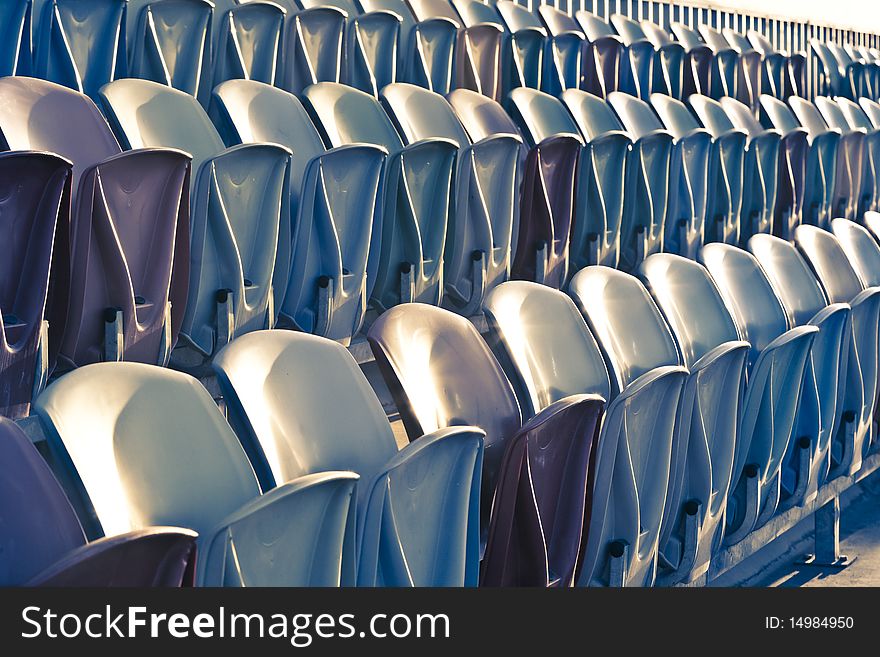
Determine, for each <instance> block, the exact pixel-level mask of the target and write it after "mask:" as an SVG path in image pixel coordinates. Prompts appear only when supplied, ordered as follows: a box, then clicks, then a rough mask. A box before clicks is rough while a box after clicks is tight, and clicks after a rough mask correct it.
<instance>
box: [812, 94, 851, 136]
mask: <svg viewBox="0 0 880 657" xmlns="http://www.w3.org/2000/svg"><path fill="white" fill-rule="evenodd" d="M815 103H816V107H817V108H818V110H819V112H820V113H821V114H822V118H823V119H825V123H827V124H828V127H829V128H837V129H838V130H840V131H841V132H848V131H849V130H851V129H852V128H851V127H850V125H849V123H848V122H847V120H846V115H845V114H844V113H843V110H842V109H841V107H840V105H838V104H837V103H836V102H835V100H834V99H833V98H829V97H828V96H817V97H816V100H815Z"/></svg>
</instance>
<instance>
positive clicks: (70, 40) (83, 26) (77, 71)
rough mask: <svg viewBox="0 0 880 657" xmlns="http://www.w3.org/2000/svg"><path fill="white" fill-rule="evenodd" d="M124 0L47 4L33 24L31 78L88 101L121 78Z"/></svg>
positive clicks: (53, 1)
mask: <svg viewBox="0 0 880 657" xmlns="http://www.w3.org/2000/svg"><path fill="white" fill-rule="evenodd" d="M125 20H126V0H47V1H46V2H45V3H44V6H43V7H42V11H41V12H40V13H39V21H38V22H37V21H35V22H34V34H35V38H34V41H35V43H34V67H33V71H34V75H35V76H36V77H38V78H42V79H44V80H49V81H50V82H56V83H58V84H61V85H64V86H65V87H70V88H71V89H74V90H76V91H79V92H82V93H84V94H86V95H87V96H89V97H91V98H92V99H93V100H96V99H97V94H98V89H100V88H101V86H103V85H104V84H106V83H107V82H111V81H112V80H116V79H117V78H124V77H126V75H127V72H128V67H127V63H126V53H125Z"/></svg>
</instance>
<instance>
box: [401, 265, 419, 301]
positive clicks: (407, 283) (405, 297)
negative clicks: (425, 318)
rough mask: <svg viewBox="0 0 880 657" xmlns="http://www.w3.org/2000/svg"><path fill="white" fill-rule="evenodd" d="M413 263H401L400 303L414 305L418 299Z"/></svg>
mask: <svg viewBox="0 0 880 657" xmlns="http://www.w3.org/2000/svg"><path fill="white" fill-rule="evenodd" d="M413 269H415V267H413V265H412V263H411V262H402V263H400V303H412V302H413V300H414V299H415V298H416V281H415V272H414V271H413Z"/></svg>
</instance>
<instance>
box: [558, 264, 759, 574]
mask: <svg viewBox="0 0 880 657" xmlns="http://www.w3.org/2000/svg"><path fill="white" fill-rule="evenodd" d="M569 291H570V293H571V294H572V296H573V297H574V300H575V302H576V303H577V305H578V307H579V308H580V310H581V312H582V313H583V314H584V316H585V317H586V319H587V321H588V323H589V324H590V327H591V328H592V329H593V332H594V333H595V334H596V336H597V338H598V340H599V344H600V346H601V347H602V349H603V353H605V354H606V359H607V361H608V365H609V368H610V370H611V371H612V374H613V385H612V396H611V405H610V406H609V409H608V418H609V420H610V419H611V418H615V419H616V417H615V411H617V410H618V409H617V406H618V405H620V404H625V406H624V410H623V418H622V420H623V422H622V425H616V424H612V427H613V429H614V430H615V431H621V430H622V435H621V438H624V439H625V440H626V442H627V443H628V450H629V452H630V453H631V455H632V456H631V457H630V458H632V463H631V467H632V469H633V472H632V474H630V475H629V476H627V475H623V480H621V475H618V474H616V473H615V475H613V476H614V478H615V479H616V481H615V480H614V479H612V484H611V485H612V487H613V489H616V491H617V492H618V495H620V492H621V491H623V490H625V489H626V487H627V486H631V485H632V483H625V482H627V480H628V479H629V480H630V481H631V479H630V478H631V477H633V475H634V476H635V482H633V483H635V484H636V488H637V497H636V496H634V497H633V499H634V500H635V499H637V500H638V517H639V523H640V525H641V526H640V531H642V532H644V533H645V534H647V533H648V532H651V534H647V536H644V537H642V538H640V539H639V541H638V543H633V544H631V549H634V550H635V549H637V550H638V553H639V555H640V556H639V557H638V560H642V559H643V558H644V556H643V555H645V554H650V552H649V551H648V550H649V549H651V550H653V551H654V553H655V555H658V556H657V557H655V558H658V561H659V563H658V565H657V566H656V567H657V569H658V570H659V571H660V572H661V573H662V575H663V579H664V580H665V583H670V581H671V582H672V583H675V582H678V581H690V580H692V579H693V578H695V577H697V576H699V575H701V574H703V573H704V572H706V570H707V569H708V567H709V560H710V557H711V555H712V552H713V551H714V549H715V548H716V547H717V546H718V541H719V540H720V534H721V532H720V530H721V529H722V528H721V527H720V521H721V519H722V518H723V517H724V506H725V500H726V497H727V488H728V487H729V485H730V467H731V463H732V460H733V449H734V444H735V438H736V435H735V434H736V427H737V424H736V421H737V417H736V410H737V407H738V400H739V397H740V388H741V385H742V376H743V371H744V365H745V354H746V348H747V345H745V344H744V343H739V344H734V343H729V344H725V345H724V346H723V347H720V348H719V349H717V350H716V351H715V352H714V353H712V354H711V355H709V356H707V357H706V358H704V359H702V360H701V361H700V362H699V363H698V364H694V363H690V365H689V366H690V367H691V368H692V371H691V372H690V374H689V373H688V370H686V369H684V368H683V367H680V365H681V364H682V360H681V358H682V356H683V351H680V350H679V349H678V347H677V346H676V343H675V341H674V339H673V337H672V334H671V333H670V331H669V327H668V326H667V324H666V322H665V320H664V319H663V317H662V316H661V314H660V311H659V310H658V308H657V306H656V304H655V303H654V301H653V300H652V299H651V296H650V295H649V294H648V292H647V290H645V288H644V286H643V285H642V284H641V283H640V282H639V281H638V279H636V278H635V277H633V276H631V275H629V274H625V273H623V272H619V271H614V270H612V269H608V268H604V267H588V268H586V269H583V270H581V271H580V272H578V273H577V274H576V275H575V276H574V278H573V279H572V282H571V286H570V288H569ZM621 338H622V339H621ZM636 345H638V346H636ZM670 404H672V406H670ZM709 427H711V429H709ZM611 431H612V429H607V430H606V432H607V435H606V436H603V437H606V438H609V437H610V436H613V435H614V434H613V433H611ZM610 448H611V447H610V446H606V447H605V449H610ZM618 449H620V446H619V445H618ZM621 456H622V453H620V452H618V456H617V458H618V459H619V458H621ZM712 459H714V461H712ZM667 463H668V464H669V465H668V470H667V469H666V468H667ZM618 465H619V464H618V463H616V462H615V465H614V467H615V468H617V467H618ZM655 477H656V479H655ZM630 495H632V493H630ZM664 499H665V501H663V500H664ZM612 503H616V506H617V509H616V510H615V514H616V515H618V517H619V515H620V514H621V513H629V511H628V510H627V506H628V505H627V504H626V503H621V500H620V499H619V498H618V499H617V500H614V499H612ZM624 517H626V516H624ZM658 523H659V527H658ZM625 526H626V525H624V527H625ZM653 532H658V533H657V534H654V533H653ZM646 538H649V539H653V540H655V541H657V540H658V539H659V542H658V543H657V544H656V545H655V546H652V547H651V548H649V546H650V544H649V543H643V541H644V540H645V539H646ZM636 545H638V548H636V547H635V546H636Z"/></svg>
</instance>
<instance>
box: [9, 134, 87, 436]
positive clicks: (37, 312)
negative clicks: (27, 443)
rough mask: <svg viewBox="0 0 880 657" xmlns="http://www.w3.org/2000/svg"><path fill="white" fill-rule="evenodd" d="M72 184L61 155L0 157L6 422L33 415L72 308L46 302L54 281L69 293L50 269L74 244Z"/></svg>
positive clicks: (56, 291) (61, 277) (56, 290)
mask: <svg viewBox="0 0 880 657" xmlns="http://www.w3.org/2000/svg"><path fill="white" fill-rule="evenodd" d="M70 179H71V165H70V162H68V161H67V160H65V159H63V158H61V157H58V156H56V155H52V154H50V153H37V152H27V151H25V152H22V151H13V152H10V153H0V199H3V201H2V206H3V211H2V212H0V231H2V234H3V239H4V244H5V251H6V255H5V256H4V257H3V259H2V264H0V415H2V416H5V417H8V418H12V419H18V418H22V417H25V416H27V415H28V413H29V411H30V404H31V399H32V398H33V397H34V396H36V395H37V394H39V392H40V391H41V390H42V389H43V386H44V385H45V384H46V380H47V378H48V375H49V373H50V371H51V369H52V367H53V366H54V356H55V354H50V353H49V328H50V326H52V325H58V326H60V328H61V329H62V330H63V328H64V323H65V319H66V313H67V306H66V304H61V303H54V304H53V305H52V306H50V307H47V303H46V302H47V296H48V291H49V287H50V281H51V284H52V286H53V292H54V294H55V295H57V296H61V297H63V296H66V293H67V289H66V285H67V280H68V277H67V275H66V272H59V271H58V270H57V267H56V271H55V272H53V274H52V275H51V277H50V265H51V264H52V252H53V249H54V248H57V249H58V250H59V251H62V250H63V249H64V248H65V247H66V246H67V243H68V240H69V237H70V190H71V187H70ZM56 236H57V237H56ZM56 245H57V246H56ZM57 262H58V264H61V263H65V264H66V259H65V258H64V257H61V258H59V260H58V261H57ZM65 301H66V299H65ZM44 316H47V317H48V318H49V319H50V320H51V324H49V322H47V321H45V320H44ZM53 328H54V327H53Z"/></svg>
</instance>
